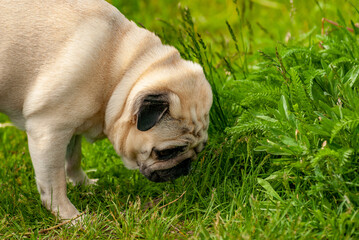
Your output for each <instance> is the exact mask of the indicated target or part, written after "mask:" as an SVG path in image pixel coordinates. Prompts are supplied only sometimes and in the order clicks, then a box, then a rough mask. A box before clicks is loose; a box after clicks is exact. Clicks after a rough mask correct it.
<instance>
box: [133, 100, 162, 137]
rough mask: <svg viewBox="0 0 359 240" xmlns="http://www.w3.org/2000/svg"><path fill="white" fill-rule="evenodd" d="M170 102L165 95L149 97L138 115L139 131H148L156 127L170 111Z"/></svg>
mask: <svg viewBox="0 0 359 240" xmlns="http://www.w3.org/2000/svg"><path fill="white" fill-rule="evenodd" d="M168 107H169V104H168V100H167V98H166V97H165V96H164V95H147V96H146V97H145V98H144V99H143V101H142V103H141V105H140V108H139V110H138V113H137V129H138V130H140V131H147V130H149V129H151V128H152V127H153V126H155V125H156V123H158V122H159V121H160V119H161V118H162V117H163V115H164V114H165V112H166V111H167V110H168Z"/></svg>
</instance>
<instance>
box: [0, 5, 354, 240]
mask: <svg viewBox="0 0 359 240" xmlns="http://www.w3.org/2000/svg"><path fill="white" fill-rule="evenodd" d="M112 3H113V4H114V5H115V6H117V7H119V8H120V9H121V11H122V12H123V13H124V14H125V15H126V16H128V17H129V18H130V19H132V20H134V21H136V22H139V23H141V24H142V25H144V26H145V27H146V28H148V29H150V30H151V31H155V32H156V33H157V34H158V35H159V36H160V37H161V38H162V39H163V41H164V42H166V43H169V44H171V45H174V46H176V47H177V48H178V49H179V50H180V52H181V54H182V56H183V57H184V58H187V59H191V60H194V61H196V62H199V63H201V64H202V66H203V67H204V69H205V72H206V75H207V78H208V80H209V81H210V83H211V84H212V88H213V92H214V105H213V108H212V111H211V126H210V130H209V133H210V142H209V144H208V146H207V147H206V149H205V151H204V152H203V153H202V154H201V155H200V156H199V159H198V161H197V162H196V163H195V166H194V169H193V171H192V174H191V175H190V176H188V177H183V178H180V179H177V180H176V181H174V182H171V183H160V184H158V183H152V182H149V181H148V180H147V179H145V178H144V177H143V176H142V175H141V174H140V173H138V172H137V171H130V170H127V169H125V167H124V166H123V164H122V163H121V160H120V158H119V157H118V156H117V155H116V153H115V152H114V150H113V148H112V146H111V145H110V144H109V142H108V141H106V140H104V141H100V142H96V143H95V144H89V143H86V142H85V143H84V145H83V167H84V169H86V170H87V171H88V175H89V176H90V177H91V178H99V179H100V180H99V182H98V185H97V186H91V187H73V186H71V185H68V196H69V198H70V200H71V201H72V202H73V203H74V204H75V206H76V207H77V208H78V209H79V210H81V211H85V212H86V213H88V215H87V218H86V219H85V221H89V222H88V224H87V225H86V227H84V228H77V227H67V226H62V227H60V228H56V229H54V230H50V231H47V232H45V233H41V234H40V233H39V231H41V230H42V229H47V228H50V227H52V226H55V225H56V224H58V223H59V222H58V220H56V218H55V217H53V216H52V215H51V214H50V213H49V212H48V211H47V210H46V209H45V208H44V207H42V206H41V202H40V197H39V194H38V192H37V189H36V184H35V179H34V173H33V169H32V165H31V160H30V157H29V153H28V150H27V143H26V134H25V133H24V132H21V131H19V130H16V129H15V128H14V127H5V128H0V238H4V239H9V238H15V239H16V238H23V237H25V236H26V237H30V238H45V239H46V238H56V239H59V238H60V239H61V238H63V239H70V238H76V239H77V238H83V239H94V238H98V239H107V238H110V239H111V238H114V239H137V238H139V239H188V238H191V239H210V238H213V239H275V238H277V239H358V238H359V210H358V205H359V193H358V187H359V173H358V167H359V163H358V156H359V154H358V147H359V146H358V144H359V140H358V139H359V136H358V134H359V104H358V103H359V95H358V86H359V60H358V59H359V45H358V35H357V34H358V32H357V34H353V33H349V32H348V31H346V30H345V29H344V28H337V27H334V26H330V25H328V24H326V25H325V30H326V31H327V32H328V34H326V35H325V36H321V35H320V27H321V18H322V17H326V18H328V19H331V20H335V21H338V22H340V24H341V25H348V26H349V27H351V21H352V22H354V23H355V22H359V20H358V18H359V12H358V10H357V9H355V7H354V6H359V5H358V1H352V2H351V3H350V2H348V1H339V0H335V1H314V0H313V1H293V4H292V5H291V4H290V1H284V0H283V1H279V0H278V1H274V0H270V1H264V0H262V1H261V0H255V1H247V0H243V1H238V2H237V1H220V0H211V1H206V2H203V1H187V0H186V1H181V7H180V8H177V5H178V3H177V2H175V1H165V0H158V1H156V2H153V3H152V2H151V3H150V2H149V1H144V0H143V1H132V2H129V1H127V2H125V1H115V0H113V1H112ZM184 6H188V7H189V9H190V11H189V10H186V9H185V8H184ZM342 15H343V16H344V17H342ZM288 32H290V35H291V38H287V39H286V36H289V34H288ZM319 43H320V44H321V46H322V47H320V45H319ZM258 50H260V52H258ZM0 122H8V119H7V118H6V117H5V116H4V115H0Z"/></svg>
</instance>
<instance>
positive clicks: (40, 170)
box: [27, 126, 79, 219]
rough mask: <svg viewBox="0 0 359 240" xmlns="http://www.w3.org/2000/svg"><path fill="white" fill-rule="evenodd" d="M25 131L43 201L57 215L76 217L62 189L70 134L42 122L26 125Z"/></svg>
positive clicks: (63, 187)
mask: <svg viewBox="0 0 359 240" xmlns="http://www.w3.org/2000/svg"><path fill="white" fill-rule="evenodd" d="M27 135H28V142H29V151H30V155H31V159H32V163H33V165H34V169H35V175H36V184H37V188H38V190H39V192H40V195H41V201H42V203H43V205H44V206H45V207H46V208H47V209H49V210H50V211H51V212H52V213H54V214H55V215H58V216H59V217H60V218H61V219H71V218H73V217H76V216H77V215H79V212H78V211H77V209H76V208H75V207H74V205H73V204H72V203H71V202H70V200H69V199H68V198H67V193H66V174H65V157H66V148H67V145H68V143H69V142H70V138H71V135H70V134H69V133H68V134H67V133H64V132H61V131H55V130H49V129H47V128H43V126H42V128H41V127H34V128H33V129H32V130H29V129H28V131H27Z"/></svg>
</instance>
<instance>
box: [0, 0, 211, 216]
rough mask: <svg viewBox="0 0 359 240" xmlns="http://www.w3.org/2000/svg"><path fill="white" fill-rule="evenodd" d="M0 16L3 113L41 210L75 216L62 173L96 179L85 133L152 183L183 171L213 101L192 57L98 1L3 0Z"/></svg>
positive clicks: (80, 180) (202, 136) (199, 144)
mask: <svg viewBox="0 0 359 240" xmlns="http://www.w3.org/2000/svg"><path fill="white" fill-rule="evenodd" d="M0 13H1V14H0V111H1V112H3V113H5V114H7V115H8V116H9V117H10V119H11V120H12V121H13V123H14V124H15V125H17V126H18V127H19V128H20V129H23V130H25V131H26V133H27V137H28V146H29V152H30V155H31V159H32V163H33V166H34V170H35V176H36V183H37V188H38V191H39V193H40V195H41V201H42V203H43V205H44V206H45V207H46V208H47V209H49V210H50V211H52V213H54V214H55V215H57V216H59V217H60V218H61V219H71V218H74V217H76V216H78V215H79V212H78V210H77V209H76V208H75V207H74V206H73V204H72V203H71V202H70V200H69V199H68V198H67V193H66V179H68V180H70V181H71V182H72V183H74V184H92V183H94V182H95V180H92V179H89V178H88V177H87V175H86V174H85V172H84V171H83V170H82V168H81V139H82V137H81V136H85V137H86V138H87V139H89V140H90V141H94V140H97V139H101V138H104V137H108V138H109V140H110V141H111V143H112V144H113V146H114V148H115V150H116V152H117V153H118V154H119V155H120V156H121V157H122V160H123V162H124V165H125V166H126V167H127V168H129V169H139V171H140V172H141V173H142V174H143V175H144V176H145V177H146V178H148V179H149V180H151V181H154V182H164V181H169V180H173V179H176V178H178V177H180V176H182V175H187V174H188V173H189V169H190V164H191V162H192V161H193V160H194V159H195V158H196V156H197V154H198V153H199V152H200V151H201V150H202V149H203V147H204V145H205V143H206V141H207V138H208V134H207V129H208V124H209V111H210V108H211V105H212V92H211V87H210V85H209V83H208V81H207V80H206V78H205V76H204V73H203V70H202V68H201V67H200V66H199V65H198V64H196V63H193V62H190V61H185V60H183V59H182V58H181V56H180V54H179V52H178V51H177V50H176V49H175V48H173V47H170V46H166V45H164V44H162V43H161V41H160V39H159V38H158V37H157V36H156V35H155V34H153V33H151V32H149V31H147V30H145V29H143V28H140V27H138V26H137V25H136V24H135V23H134V22H132V21H129V20H128V19H126V18H125V17H124V16H123V15H122V14H121V13H120V12H119V11H118V10H117V9H116V8H114V7H113V6H112V5H110V4H109V3H107V2H105V1H102V0H61V1H60V0H47V1H43V0H32V1H24V0H2V1H1V4H0ZM144 14H146V13H144Z"/></svg>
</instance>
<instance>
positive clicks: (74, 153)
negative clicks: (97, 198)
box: [66, 135, 97, 185]
mask: <svg viewBox="0 0 359 240" xmlns="http://www.w3.org/2000/svg"><path fill="white" fill-rule="evenodd" d="M66 175H67V177H68V178H69V180H70V181H71V182H72V184H74V185H78V184H85V185H89V184H94V183H96V181H97V180H96V179H89V178H88V177H87V175H86V173H85V172H84V170H83V169H82V167H81V135H75V136H73V137H72V138H71V141H70V143H69V145H68V146H67V151H66Z"/></svg>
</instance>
